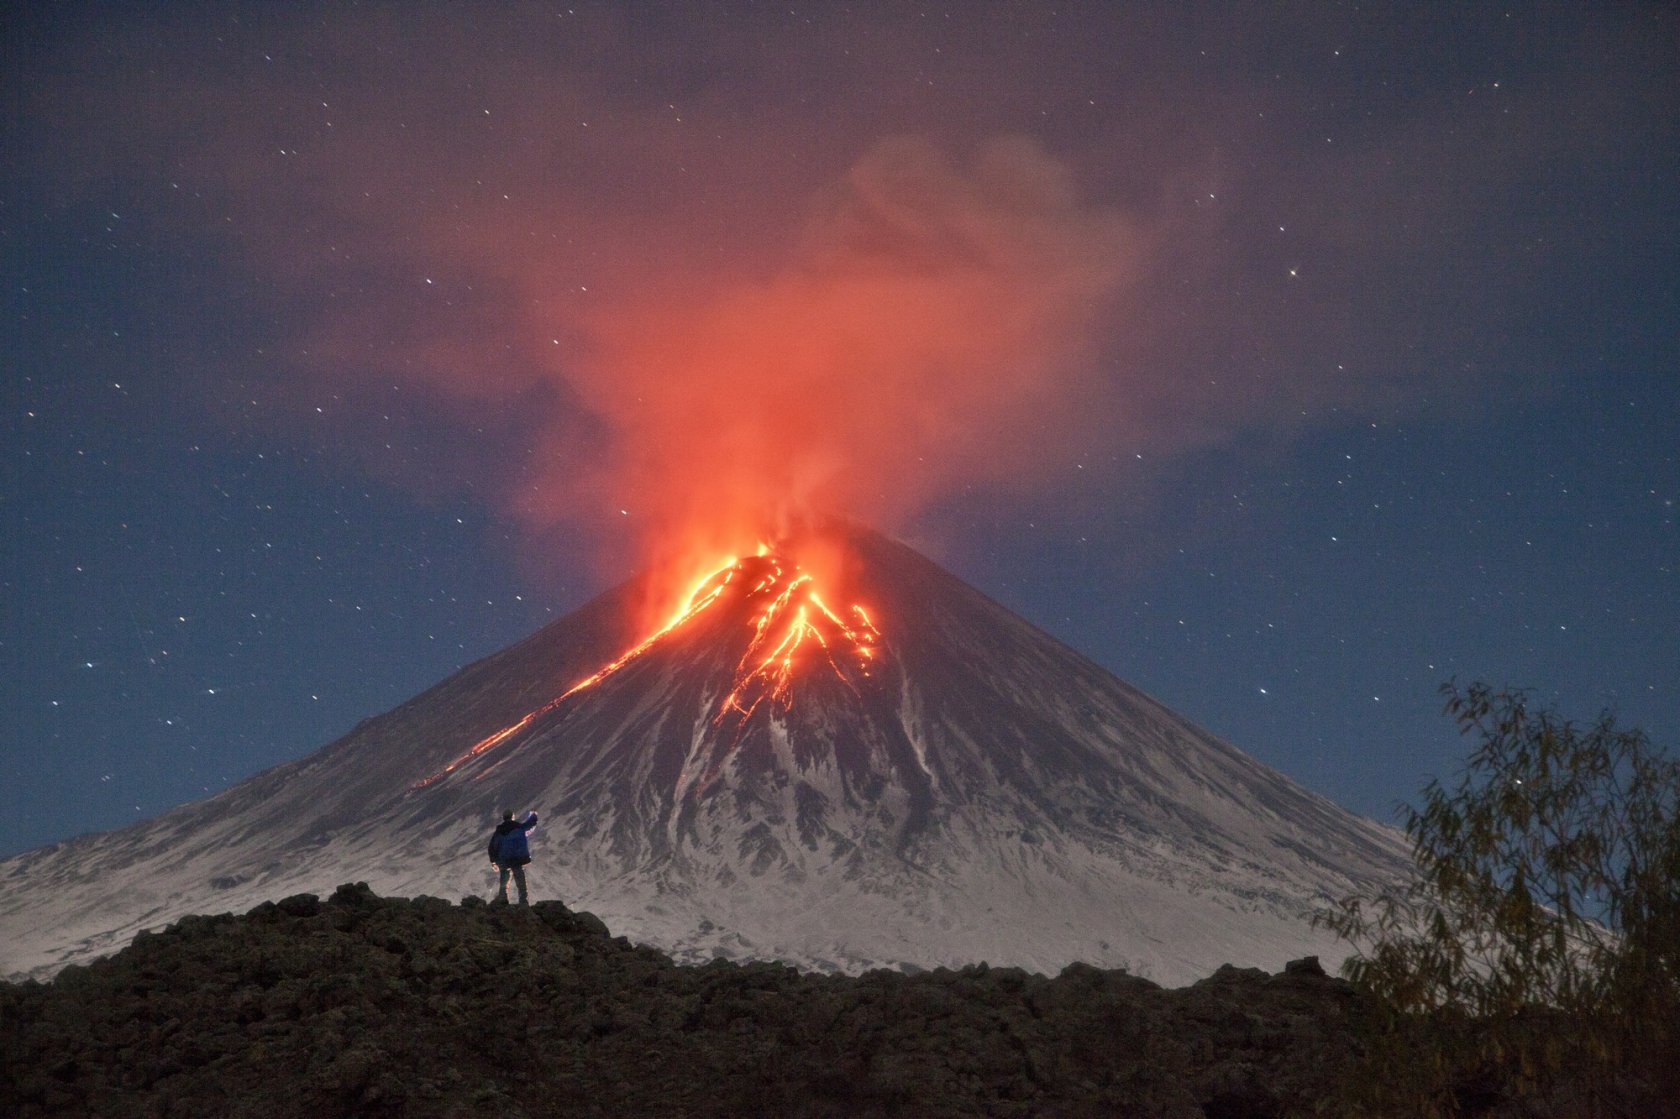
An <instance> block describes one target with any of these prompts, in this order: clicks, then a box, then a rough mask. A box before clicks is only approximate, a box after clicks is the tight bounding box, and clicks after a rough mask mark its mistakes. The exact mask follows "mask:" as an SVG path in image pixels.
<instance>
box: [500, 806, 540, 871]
mask: <svg viewBox="0 0 1680 1119" xmlns="http://www.w3.org/2000/svg"><path fill="white" fill-rule="evenodd" d="M536 826H537V814H536V813H535V812H533V813H531V814H530V815H529V816H527V817H526V818H525V822H524V823H522V824H516V823H514V822H513V821H512V820H503V821H502V822H501V823H499V824H497V825H496V832H495V834H494V835H492V836H491V837H490V861H491V862H493V863H495V864H497V865H498V866H524V865H525V864H526V863H528V862H530V861H531V847H530V844H529V843H527V842H526V839H525V833H526V832H528V831H530V830H531V829H532V828H534V827H536Z"/></svg>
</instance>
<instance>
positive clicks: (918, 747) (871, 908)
mask: <svg viewBox="0 0 1680 1119" xmlns="http://www.w3.org/2000/svg"><path fill="white" fill-rule="evenodd" d="M815 538H818V539H820V541H821V543H822V544H823V546H824V548H825V550H826V552H828V553H831V554H832V553H836V552H838V553H842V554H844V555H845V556H847V557H848V563H847V566H846V569H845V571H844V572H843V574H842V575H841V576H840V577H839V580H838V585H837V586H834V587H820V588H819V587H818V586H817V585H816V581H815V580H814V579H813V578H811V577H810V576H809V574H808V573H806V572H805V571H803V570H802V569H801V568H800V567H799V564H798V555H799V552H800V550H801V548H802V547H803V546H804V545H805V544H806V543H808V542H809V538H803V539H793V540H788V541H783V542H781V544H779V545H778V546H777V547H776V548H775V549H773V550H771V551H770V552H769V553H768V554H766V555H760V556H755V557H746V558H743V559H742V560H741V561H739V562H738V563H737V564H735V565H734V566H733V567H731V568H728V569H725V570H724V571H720V572H719V573H718V575H717V576H715V577H714V579H713V580H712V581H711V582H710V583H708V584H706V585H705V586H704V587H702V589H701V591H700V592H697V595H696V599H695V603H696V605H695V606H694V607H693V609H692V610H691V613H690V614H689V615H688V616H686V617H685V618H684V619H683V620H682V621H681V622H680V624H677V625H675V626H673V627H672V628H670V629H669V630H667V631H665V632H663V633H662V634H660V635H659V636H658V637H657V638H655V639H653V640H651V641H649V642H647V643H646V644H645V645H638V644H637V643H638V641H640V640H641V639H642V638H644V637H645V635H643V634H638V633H633V632H630V631H629V630H628V629H627V628H626V621H625V619H627V618H628V617H630V615H631V611H630V609H629V604H630V603H631V602H633V601H635V600H636V598H637V596H638V595H639V594H640V593H641V588H640V587H639V586H638V584H637V583H636V582H635V581H632V582H631V583H628V584H625V585H624V586H622V587H620V588H618V589H617V590H615V591H612V592H609V593H608V594H606V595H603V596H602V597H600V598H598V599H596V600H595V601H594V602H592V603H590V604H589V605H587V606H585V607H584V608H582V609H581V610H579V611H577V612H575V613H574V614H572V615H569V616H568V617H566V618H563V619H561V620H560V621H557V622H555V623H554V624H552V625H550V626H548V627H546V628H545V629H543V630H541V631H540V632H538V633H537V634H535V635H533V636H532V637H530V638H528V639H527V640H525V641H523V642H521V643H519V644H518V645H515V646H513V647H511V648H509V649H507V650H505V651H503V652H501V653H498V654H495V655H493V656H491V657H488V658H486V659H485V660H482V661H480V662H478V663H476V664H474V665H471V666H469V667H468V668H466V669H464V670H462V671H461V672H459V673H457V674H456V675H455V676H453V677H451V678H449V679H448V680H445V681H444V682H442V683H440V684H438V685H437V686H436V687H434V688H432V689H431V690H429V691H427V692H425V693H423V694H422V695H420V696H418V697H416V698H415V699H413V700H411V701H409V702H408V703H406V704H404V705H402V706H401V707H399V708H397V709H396V710H394V711H391V712H389V713H387V714H385V715H382V716H379V717H378V718H374V719H370V720H367V721H365V722H364V723H363V724H361V725H360V726H358V727H356V728H355V729H354V730H352V731H351V732H350V733H349V734H348V735H346V736H345V737H344V738H342V739H340V740H338V741H337V742H335V743H333V744H331V745H330V746H328V747H326V748H325V749H323V750H321V751H319V752H317V753H316V754H313V755H311V756H310V757H307V758H304V759H302V760H300V761H297V762H293V763H290V764H288V765H284V766H281V767H279V768H277V769H274V770H270V771H269V772H267V773H264V774H261V775H259V776H257V777H254V778H252V779H250V780H249V781H246V782H244V783H242V784H240V785H237V786H235V787H233V788H231V789H229V790H227V791H226V792H224V793H222V794H220V795H218V796H214V797H211V798H208V799H206V800H203V801H199V802H196V803H193V804H189V805H186V806H183V807H181V808H178V809H175V810H173V811H171V812H168V813H166V814H164V815H163V816H160V817H158V818H156V819H154V820H150V821H146V822H143V823H140V824H136V825H133V826H131V827H127V828H124V829H121V830H119V831H114V832H110V833H106V834H102V835H93V836H84V837H81V838H78V839H74V840H70V841H68V842H65V843H60V844H55V845H53V846H50V847H46V848H42V849H39V850H36V851H31V852H27V853H24V854H21V855H18V856H14V857H12V858H8V859H5V860H0V973H4V974H10V975H21V974H31V975H46V974H51V973H52V972H54V971H55V970H56V969H57V968H59V967H61V966H63V965H64V964H65V963H69V962H73V961H76V960H82V959H86V958H89V957H90V956H93V955H97V954H101V953H104V952H108V951H111V950H113V949H115V948H118V947H121V946H122V945H123V944H124V943H126V942H127V940H128V939H130V938H131V937H132V936H133V934H134V933H135V932H136V931H138V930H139V929H141V928H147V927H155V926H157V925H159V924H162V923H164V922H167V921H169V920H173V919H174V918H176V917H179V916H181V915H183V914H186V913H190V912H217V911H226V910H241V909H244V908H249V907H250V906H253V905H255V904H257V903H258V902H259V901H262V900H266V899H269V898H276V897H281V896H284V895H286V894H290V893H297V892H315V893H327V892H329V891H330V890H331V889H332V888H333V886H335V885H336V884H338V883H340V882H344V881H366V882H368V883H369V884H370V885H371V886H372V887H373V888H374V889H375V890H376V891H377V892H379V893H381V894H396V895H403V896H407V895H414V894H422V893H429V894H436V895H443V896H449V897H455V896H459V895H462V894H467V893H479V894H485V893H487V892H488V891H489V889H491V887H492V879H493V875H492V872H490V870H489V868H488V866H487V864H486V861H485V858H484V855H483V853H482V852H483V847H484V840H485V836H486V834H487V833H488V830H489V828H490V826H491V825H492V824H493V822H494V820H495V819H496V818H497V817H498V814H499V810H500V809H502V808H503V807H506V808H513V809H518V810H524V809H526V808H533V809H535V810H536V811H538V812H539V813H540V814H541V815H542V818H543V821H542V823H541V825H539V827H538V829H537V831H535V832H534V833H533V853H534V856H535V859H536V861H535V863H534V865H533V866H532V867H531V868H530V871H531V879H532V885H533V893H534V895H535V896H536V897H538V898H541V897H551V896H557V897H560V898H562V899H563V900H565V901H566V902H567V904H568V905H571V906H573V907H574V908H582V909H588V910H592V911H594V912H595V913H597V914H599V915H600V916H601V917H602V918H603V919H604V920H605V921H606V922H607V924H608V925H609V926H610V927H611V928H612V929H613V930H614V931H615V932H620V933H624V934H626V935H628V936H630V937H631V938H633V939H636V940H640V941H644V942H646V943H650V944H653V945H656V946H658V947H660V948H663V949H665V950H667V951H670V952H672V953H673V954H675V955H676V956H677V957H678V958H679V959H682V960H691V961H699V960H704V959H709V958H712V957H713V956H725V957H730V958H760V959H781V960H786V961H789V962H792V963H794V964H797V965H800V966H804V967H814V968H822V969H837V970H845V971H854V972H855V971H860V970H863V969H865V968H868V967H873V966H917V967H932V966H936V965H941V964H946V965H960V964H964V963H970V962H975V961H979V960H985V961H988V962H991V963H994V964H1000V965H1002V964H1013V965H1019V966H1023V967H1027V968H1030V969H1033V970H1038V971H1046V972H1053V971H1056V970H1059V969H1060V968H1061V967H1063V966H1064V965H1066V964H1067V963H1069V962H1071V961H1074V960H1084V961H1087V962H1090V963H1094V964H1098V965H1100V966H1107V967H1117V966H1125V967H1128V968H1130V969H1132V970H1133V971H1135V972H1137V973H1139V974H1143V975H1147V976H1149V977H1151V978H1154V979H1156V980H1158V981H1160V982H1163V983H1169V984H1173V983H1182V982H1188V981H1190V980H1193V979H1195V978H1199V977H1200V976H1203V975H1205V974H1207V973H1208V972H1209V971H1211V970H1212V969H1214V968H1215V967H1217V966H1218V965H1220V964H1222V963H1235V964H1238V965H1244V966H1248V965H1254V966H1261V967H1266V968H1268V969H1271V970H1276V969H1277V968H1279V967H1280V966H1281V965H1282V963H1283V962H1284V961H1286V960H1287V959H1290V958H1293V957H1298V956H1302V955H1307V954H1318V955H1322V956H1324V957H1326V958H1327V959H1328V960H1330V961H1331V962H1335V961H1337V960H1339V958H1340V955H1341V951H1342V949H1341V947H1340V946H1339V944H1338V942H1337V941H1336V940H1335V939H1334V938H1333V937H1331V936H1330V935H1328V934H1326V933H1323V932H1321V931H1318V930H1314V929H1312V928H1311V927H1310V925H1309V923H1308V922H1309V919H1310V916H1311V914H1312V912H1313V911H1314V910H1315V909H1316V908H1318V907H1321V906H1324V905H1327V904H1329V903H1330V902H1332V901H1333V900H1335V899H1337V898H1340V897H1342V896H1344V895H1346V894H1347V893H1349V892H1352V891H1354V890H1356V889H1361V888H1364V887H1367V886H1369V885H1371V884H1373V883H1378V882H1388V881H1393V880H1394V879H1396V878H1397V877H1399V876H1401V875H1403V874H1404V873H1405V872H1406V870H1407V867H1408V858H1407V853H1406V848H1405V845H1404V842H1403V838H1402V837H1401V836H1400V835H1399V834H1398V833H1397V832H1395V831H1394V830H1393V829H1391V828H1386V827H1383V826H1380V825H1378V824H1375V823H1373V822H1371V821H1369V820H1365V819H1362V818H1360V817H1357V816H1354V815H1353V814H1351V813H1349V812H1347V811H1345V810H1343V809H1341V808H1339V807H1338V806H1336V805H1335V804H1333V803H1332V802H1330V801H1328V800H1327V799H1325V798H1323V797H1321V796H1317V795H1315V794H1313V793H1310V792H1308V791H1306V790H1304V789H1302V788H1301V787H1300V786H1298V785H1296V784H1294V783H1293V782H1291V781H1290V780H1288V779H1287V778H1285V777H1283V776H1282V775H1280V774H1278V773H1276V772H1275V771H1272V770H1270V769H1268V768H1266V767H1265V766H1262V765H1261V764H1259V763H1258V762H1256V761H1254V760H1253V759H1251V758H1249V757H1248V756H1246V755H1244V754H1243V753H1241V752H1240V751H1238V750H1237V749H1235V748H1234V747H1232V746H1231V745H1229V744H1227V743H1225V742H1223V741H1221V740H1220V739H1218V738H1215V737H1214V736H1212V735H1210V734H1208V733H1207V732H1206V731H1203V730H1202V729H1201V728H1199V727H1197V726H1195V725H1194V724H1192V723H1191V722H1189V721H1188V720H1186V719H1184V718H1183V717H1181V716H1179V715H1177V714H1175V713H1173V712H1172V711H1170V710H1168V709H1166V708H1165V707H1163V706H1161V705H1160V704H1158V703H1156V702H1155V701H1154V700H1152V699H1150V698H1149V697H1148V696H1146V695H1144V694H1143V693H1141V692H1139V691H1137V690H1136V689H1134V688H1132V687H1131V686H1129V685H1127V684H1126V683H1124V682H1123V681H1121V680H1119V679H1117V678H1115V677H1114V676H1113V675H1112V674H1110V673H1108V672H1107V671H1105V670H1104V669H1102V668H1101V667H1099V666H1098V665H1096V664H1094V663H1093V662H1091V661H1090V660H1088V659H1086V658H1084V657H1082V656H1080V655H1079V654H1077V653H1075V652H1074V651H1072V650H1071V649H1068V648H1067V647H1066V646H1064V645H1062V644H1060V643H1059V642H1057V641H1055V640H1054V639H1053V638H1051V637H1049V636H1048V635H1047V634H1045V633H1043V632H1042V631H1040V630H1038V629H1036V628H1035V627H1033V626H1031V625H1029V624H1028V623H1026V622H1025V621H1023V620H1021V619H1020V618H1018V617H1016V616H1015V615H1013V614H1011V613H1010V612H1009V611H1007V610H1005V609H1004V608H1003V607H1001V606H999V605H997V604H996V603H994V602H992V601H991V600H989V599H987V598H986V597H985V596H983V595H981V594H980V593H979V592H978V591H975V590H974V589H973V588H971V587H969V586H967V585H966V584H964V583H962V582H961V581H960V580H958V579H956V578H955V577H953V576H951V575H950V574H948V573H947V572H945V571H943V570H942V569H940V568H939V567H937V566H936V565H934V564H933V563H931V562H930V561H928V560H927V559H925V558H924V557H922V556H920V555H919V554H917V553H916V552H914V551H912V550H911V549H909V548H906V547H905V546H903V545H901V544H898V543H895V542H893V541H890V540H888V539H886V538H884V537H882V536H880V535H878V534H875V533H873V532H869V531H867V530H864V529H861V528H856V527H853V526H849V525H843V524H831V525H828V526H826V527H825V528H823V529H821V530H819V531H818V532H817V533H816V534H815ZM632 650H633V651H634V652H633V654H632V655H629V656H627V657H626V653H627V651H632ZM608 666H612V667H611V669H610V671H606V672H605V673H603V672H602V670H603V669H604V668H606V667H608ZM597 676H598V678H594V679H592V677H597ZM580 682H582V683H580Z"/></svg>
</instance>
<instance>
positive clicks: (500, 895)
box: [496, 865, 525, 903]
mask: <svg viewBox="0 0 1680 1119" xmlns="http://www.w3.org/2000/svg"><path fill="white" fill-rule="evenodd" d="M496 869H497V870H498V871H500V872H501V878H502V882H501V887H500V888H499V889H498V890H497V891H496V900H497V901H499V902H503V903H506V902H507V880H508V868H507V867H505V866H502V865H498V866H497V867H496ZM519 877H520V881H524V879H525V876H524V875H523V874H521V875H520V876H519Z"/></svg>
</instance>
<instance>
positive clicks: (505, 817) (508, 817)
mask: <svg viewBox="0 0 1680 1119" xmlns="http://www.w3.org/2000/svg"><path fill="white" fill-rule="evenodd" d="M512 819H513V809H511V808H509V809H508V810H507V811H505V812H503V813H502V822H503V823H506V822H508V821H510V820H512Z"/></svg>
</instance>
